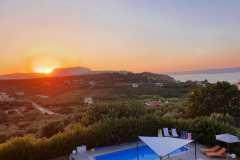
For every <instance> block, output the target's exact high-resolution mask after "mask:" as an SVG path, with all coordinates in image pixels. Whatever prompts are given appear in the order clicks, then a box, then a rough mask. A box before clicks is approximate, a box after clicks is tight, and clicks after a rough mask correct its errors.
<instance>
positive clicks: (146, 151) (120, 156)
mask: <svg viewBox="0 0 240 160" xmlns="http://www.w3.org/2000/svg"><path fill="white" fill-rule="evenodd" d="M188 150H189V149H188V148H187V147H182V148H180V149H178V150H176V151H174V152H172V153H171V154H170V156H175V155H178V154H180V153H183V152H186V151H188ZM137 153H138V154H137ZM137 155H138V157H139V160H159V157H158V156H157V155H156V154H155V153H154V152H153V151H152V150H151V149H150V148H149V147H148V146H141V147H139V148H138V150H137V147H135V148H130V149H126V150H122V151H118V152H113V153H109V154H105V155H100V156H96V157H95V160H137Z"/></svg>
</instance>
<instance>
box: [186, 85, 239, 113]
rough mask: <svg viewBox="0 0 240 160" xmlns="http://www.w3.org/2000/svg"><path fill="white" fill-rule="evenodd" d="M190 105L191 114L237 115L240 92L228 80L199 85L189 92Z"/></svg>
mask: <svg viewBox="0 0 240 160" xmlns="http://www.w3.org/2000/svg"><path fill="white" fill-rule="evenodd" d="M188 106H189V112H190V114H191V116H209V115H211V114H212V113H222V114H223V115H224V117H225V115H226V114H230V115H235V116H236V113H239V111H240V92H239V90H238V88H237V87H236V86H235V85H232V84H230V83H228V82H218V83H215V84H207V85H206V86H198V87H197V88H195V89H193V90H192V91H191V92H190V93H189V96H188Z"/></svg>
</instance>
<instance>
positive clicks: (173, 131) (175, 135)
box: [172, 128, 179, 137]
mask: <svg viewBox="0 0 240 160" xmlns="http://www.w3.org/2000/svg"><path fill="white" fill-rule="evenodd" d="M172 136H173V137H179V135H178V133H177V129H176V128H172Z"/></svg>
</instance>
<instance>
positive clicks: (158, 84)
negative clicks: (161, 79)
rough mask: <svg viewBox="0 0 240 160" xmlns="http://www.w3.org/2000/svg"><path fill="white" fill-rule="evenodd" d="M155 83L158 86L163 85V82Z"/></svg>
mask: <svg viewBox="0 0 240 160" xmlns="http://www.w3.org/2000/svg"><path fill="white" fill-rule="evenodd" d="M155 85H156V86H158V87H163V86H164V84H163V83H155Z"/></svg>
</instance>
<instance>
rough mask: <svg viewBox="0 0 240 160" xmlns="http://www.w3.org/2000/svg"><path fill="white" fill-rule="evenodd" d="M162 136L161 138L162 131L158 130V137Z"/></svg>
mask: <svg viewBox="0 0 240 160" xmlns="http://www.w3.org/2000/svg"><path fill="white" fill-rule="evenodd" d="M162 136H163V134H162V130H161V129H159V130H158V137H162Z"/></svg>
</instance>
